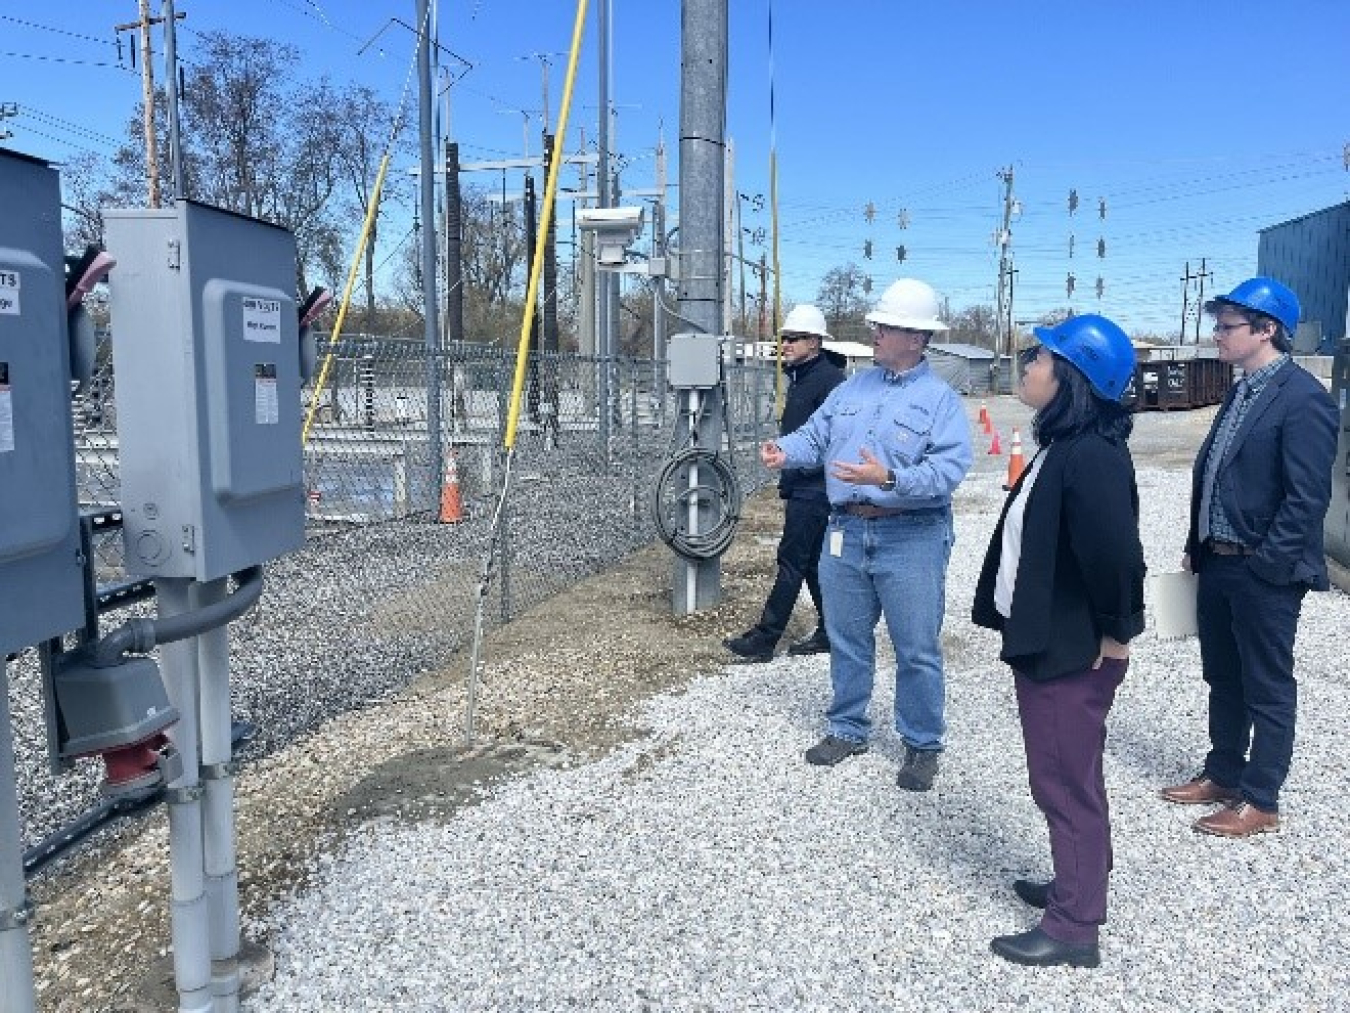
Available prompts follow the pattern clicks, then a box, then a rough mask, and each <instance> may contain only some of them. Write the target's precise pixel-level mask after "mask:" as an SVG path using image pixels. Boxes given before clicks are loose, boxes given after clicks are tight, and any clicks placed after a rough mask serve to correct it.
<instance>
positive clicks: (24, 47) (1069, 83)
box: [0, 0, 1350, 331]
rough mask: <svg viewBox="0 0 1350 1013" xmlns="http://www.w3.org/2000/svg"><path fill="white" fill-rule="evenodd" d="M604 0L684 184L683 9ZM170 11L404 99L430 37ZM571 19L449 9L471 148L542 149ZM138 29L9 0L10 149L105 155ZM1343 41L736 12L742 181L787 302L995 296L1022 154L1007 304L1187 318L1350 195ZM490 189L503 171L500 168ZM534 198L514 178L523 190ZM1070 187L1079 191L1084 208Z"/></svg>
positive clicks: (1272, 21) (504, 3)
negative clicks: (864, 292) (1003, 223)
mask: <svg viewBox="0 0 1350 1013" xmlns="http://www.w3.org/2000/svg"><path fill="white" fill-rule="evenodd" d="M598 2H600V0H593V2H592V4H591V11H590V15H589V19H588V27H587V35H586V40H585V42H586V48H585V52H584V54H583V58H582V64H581V69H580V75H579V78H578V84H577V92H576V96H575V98H574V104H573V110H572V120H571V126H570V129H569V132H568V138H567V146H568V148H569V149H576V148H579V147H580V145H581V133H580V130H581V128H583V127H584V129H585V133H586V138H587V140H588V141H590V142H591V143H593V142H594V137H595V133H596V118H597V109H596V101H597V100H596V77H597V74H596V67H597V53H596V33H595V26H596V10H597V8H596V4H597V3H598ZM611 2H612V11H613V15H612V34H613V42H614V57H613V71H612V73H611V99H612V101H613V102H614V103H615V106H616V112H615V120H614V128H613V130H614V146H615V148H616V149H617V150H618V152H619V153H620V155H621V156H622V158H623V160H624V164H625V169H624V179H625V184H626V185H627V186H630V187H635V188H636V187H649V186H651V185H652V183H653V181H654V180H653V173H654V169H655V159H654V150H655V148H656V144H657V139H658V137H659V136H661V135H662V133H664V138H665V143H666V147H667V151H668V152H669V153H670V173H671V180H672V181H675V180H677V178H678V166H677V164H676V155H677V153H678V124H679V84H680V17H681V12H680V5H679V4H678V3H676V2H674V0H611ZM158 6H159V5H158V0H156V2H154V3H153V4H152V7H153V8H154V9H155V10H156V11H157V10H158ZM178 6H179V8H180V10H183V11H186V12H187V19H186V21H184V22H183V31H182V32H181V33H180V43H179V45H180V50H181V55H182V57H183V59H184V61H185V62H187V63H188V64H189V65H190V62H191V58H192V50H193V46H194V43H195V42H196V40H197V36H198V35H199V34H200V33H202V32H205V31H208V30H212V29H226V30H229V31H231V32H234V33H237V34H244V35H249V34H252V35H267V36H270V37H273V38H277V39H281V40H285V41H288V42H291V43H293V44H294V45H296V46H297V47H298V48H299V50H300V52H301V54H302V57H301V64H300V66H298V67H297V68H296V74H297V76H298V77H300V78H311V77H313V78H317V77H318V76H320V75H323V74H328V75H329V76H331V77H332V78H333V79H334V80H336V81H339V82H347V81H351V82H358V83H363V84H368V85H370V86H371V87H373V88H375V89H376V90H377V91H378V92H379V93H380V94H382V95H383V96H384V97H386V98H387V99H388V100H389V101H390V102H393V103H397V102H398V101H400V99H401V97H402V96H403V95H404V93H405V86H406V83H407V82H408V80H409V65H410V62H411V60H412V58H413V50H414V39H413V36H412V33H411V32H410V31H408V30H407V29H406V28H404V27H402V26H400V25H398V24H396V23H393V22H391V20H390V19H391V18H399V19H401V20H402V21H405V22H408V23H412V22H413V21H414V20H415V15H416V3H415V0H361V2H357V0H267V2H258V0H179V4H178ZM771 6H772V14H773V72H772V81H773V88H774V94H775V108H776V123H774V124H773V130H772V131H771V124H770V119H769V88H770V80H771V75H770V59H769V28H768V14H769V11H770V7H771ZM574 14H575V5H574V4H573V3H572V2H571V0H535V2H526V0H511V2H508V0H442V3H441V4H440V9H439V39H440V42H441V44H442V45H443V46H444V47H446V48H447V49H448V50H450V51H452V52H453V53H454V54H456V55H458V56H459V57H462V58H463V59H464V60H466V61H467V62H468V64H469V66H468V67H467V68H466V67H465V66H464V65H456V66H455V68H454V69H455V71H456V75H457V77H456V79H455V80H454V83H453V84H452V85H450V86H449V91H448V102H446V103H443V106H442V111H443V113H444V110H445V108H446V107H447V106H448V110H449V115H448V122H449V126H450V130H451V132H452V134H453V136H454V138H455V139H456V140H458V141H459V142H460V145H461V148H462V151H463V157H464V158H465V159H466V160H482V159H492V158H499V157H503V156H509V155H516V154H519V153H521V150H522V148H523V146H524V145H525V144H526V143H528V144H529V148H530V151H531V153H537V152H538V133H539V129H540V120H539V109H540V107H541V106H542V73H541V66H542V63H543V61H544V60H547V62H548V64H549V71H550V72H549V105H550V108H551V115H552V116H553V117H554V118H556V116H557V112H558V106H559V103H560V100H561V94H562V86H563V69H564V67H565V64H566V50H567V47H568V43H569V41H570V36H571V27H572V22H573V17H574ZM135 17H136V3H135V2H134V0H115V2H108V0H45V2H44V3H42V4H37V3H20V2H19V0H0V103H16V104H17V105H18V107H19V115H18V116H17V117H15V118H12V119H9V120H7V121H5V123H4V124H3V128H7V129H8V130H9V131H11V133H12V134H13V136H12V137H11V138H9V139H8V140H7V141H5V142H3V143H5V144H6V145H7V146H9V147H13V148H16V149H18V150H21V151H25V152H28V153H31V154H35V155H38V156H41V157H45V158H49V159H52V160H55V161H61V160H63V159H66V158H70V157H72V156H73V155H76V154H78V153H80V152H82V151H85V150H93V151H97V152H100V153H104V154H107V153H110V152H111V151H112V149H113V147H114V146H115V143H116V140H117V139H118V138H120V137H122V136H123V135H124V124H125V122H126V120H127V118H128V117H129V116H130V115H131V114H132V112H133V110H134V106H135V103H136V101H137V99H138V98H139V95H140V80H139V77H138V75H136V74H135V73H133V72H132V71H131V70H130V64H129V60H128V47H129V46H130V45H131V44H132V39H131V36H130V34H129V33H126V34H124V35H123V42H122V51H121V59H120V63H119V53H118V50H117V48H116V47H115V46H114V45H113V39H114V33H113V30H112V27H113V25H114V24H117V23H123V22H129V21H132V20H134V19H135ZM381 29H383V31H382V30H381ZM372 39H373V40H374V41H373V42H372V41H371V40H372ZM157 41H158V36H157ZM1348 46H1350V3H1347V2H1345V0H1286V2H1284V3H1282V4H1279V5H1275V4H1271V3H1268V2H1266V3H1255V2H1249V0H1229V2H1222V3H1220V2H1209V3H1200V2H1176V0H1171V2H1163V0H1131V2H1126V0H1109V2H1108V0H1095V2H1094V0H1077V2H1068V0H1043V2H1035V0H1020V2H1019V0H964V2H962V0H945V2H943V0H922V2H904V0H836V2H834V3H831V4H820V3H817V2H812V0H772V4H770V0H731V50H730V52H731V68H730V75H731V76H730V81H731V83H730V105H729V113H728V134H729V136H730V138H731V140H732V142H733V143H734V146H735V155H736V157H735V166H736V167H735V179H734V185H735V189H736V190H737V191H739V192H740V193H743V194H746V195H747V197H753V196H754V195H759V194H762V195H765V196H766V197H767V194H768V189H769V187H768V152H769V148H770V140H771V137H776V142H777V143H776V147H777V153H778V167H779V170H778V171H779V201H780V203H779V217H780V230H781V260H782V269H783V283H784V298H785V300H786V301H787V302H789V303H790V302H792V301H797V300H810V299H812V298H814V296H815V294H816V291H817V289H818V286H819V282H820V279H821V276H822V275H823V274H824V273H825V272H826V271H827V270H829V269H830V268H831V267H835V266H838V265H842V264H845V263H848V262H853V263H856V264H858V265H859V266H860V267H861V268H863V269H864V270H865V271H866V272H868V273H869V274H870V275H871V276H872V277H873V278H874V280H875V284H876V291H878V292H879V291H880V289H881V288H882V287H884V286H885V285H886V284H887V283H888V282H889V281H890V280H892V279H893V278H895V277H897V276H900V275H901V274H910V275H914V276H917V277H922V278H924V279H926V280H928V281H930V282H932V283H933V284H934V285H935V286H936V287H937V288H938V289H939V290H940V291H941V292H942V293H944V294H945V295H947V296H949V297H950V299H951V301H952V304H953V306H954V307H957V308H959V307H962V306H965V305H968V304H971V303H980V302H984V303H991V304H992V303H993V301H994V291H995V285H996V279H997V262H998V256H997V251H996V249H995V247H994V245H993V242H992V238H991V237H992V233H993V232H994V230H995V228H996V227H997V225H998V222H999V218H1000V215H1001V206H1002V184H1001V183H1000V182H999V180H998V179H997V176H996V174H997V172H998V171H999V170H1000V169H1003V168H1005V167H1008V166H1011V167H1012V168H1013V170H1014V174H1015V186H1014V193H1015V195H1016V197H1017V198H1018V200H1019V201H1020V204H1021V208H1022V214H1021V215H1020V217H1019V218H1017V219H1016V220H1015V221H1014V223H1013V250H1014V255H1015V259H1016V264H1017V268H1018V272H1019V273H1018V275H1017V287H1016V299H1017V305H1016V313H1017V316H1018V318H1019V319H1030V318H1033V317H1035V316H1037V315H1039V314H1040V313H1043V312H1045V311H1047V310H1050V309H1053V308H1055V307H1059V306H1064V305H1073V306H1074V307H1075V308H1076V309H1077V310H1079V311H1080V312H1086V311H1098V312H1104V313H1107V314H1108V315H1110V316H1112V317H1114V318H1116V319H1117V320H1119V321H1120V322H1121V323H1122V324H1124V325H1125V326H1126V327H1127V328H1128V329H1130V330H1159V331H1166V330H1175V329H1176V328H1177V326H1178V324H1179V318H1180V311H1181V288H1182V286H1181V282H1180V278H1181V275H1182V273H1183V269H1184V266H1185V264H1186V262H1187V261H1189V262H1190V264H1191V267H1192V270H1198V267H1199V262H1200V259H1201V258H1202V257H1203V258H1206V262H1207V266H1208V268H1209V270H1211V271H1212V272H1213V277H1212V278H1211V279H1209V280H1208V282H1207V286H1208V289H1209V290H1210V291H1213V290H1214V289H1215V288H1216V287H1217V288H1219V289H1227V288H1229V287H1231V286H1232V285H1233V284H1235V283H1236V282H1237V281H1239V280H1241V279H1242V278H1243V277H1246V276H1247V275H1249V274H1251V273H1252V272H1253V271H1254V270H1255V266H1256V242H1257V230H1258V229H1259V228H1261V227H1263V226H1266V225H1270V224H1274V223H1277V222H1280V221H1284V220H1286V219H1288V218H1292V217H1296V216H1298V215H1301V214H1306V213H1308V212H1311V211H1315V210H1318V209H1320V208H1323V207H1326V206H1327V205H1330V204H1334V203H1336V202H1338V201H1342V200H1345V199H1347V197H1350V171H1347V170H1346V167H1345V161H1344V159H1345V157H1346V154H1345V153H1346V145H1347V144H1350V103H1348V102H1347V99H1348V98H1350V85H1348V84H1347V79H1346V76H1345V75H1346V71H1345V53H1346V51H1347V47H1348ZM363 47H364V48H363ZM451 62H453V61H451ZM189 74H190V68H189ZM449 79H450V77H449V76H447V78H446V80H449ZM408 101H410V102H412V103H414V104H415V101H416V90H415V86H414V88H413V90H412V91H411V92H409V93H408ZM527 114H528V115H529V116H530V119H529V120H528V121H527V120H526V115H527ZM527 122H528V136H525V135H524V133H525V132H524V130H523V127H524V126H525V125H526V123H527ZM413 125H414V126H415V118H414V120H413ZM475 181H478V182H482V183H484V184H487V183H491V184H492V185H493V186H500V185H501V179H500V177H499V176H498V177H495V178H491V179H490V178H488V177H487V176H486V175H480V176H478V177H476V178H475ZM519 186H520V181H519V178H518V176H517V177H516V178H514V179H508V180H507V187H508V188H509V189H511V190H517V189H519ZM1071 189H1073V190H1077V192H1078V195H1079V198H1080V205H1079V208H1078V210H1077V213H1076V214H1075V215H1073V216H1070V215H1069V213H1068V195H1069V191H1070V190H1071ZM1102 198H1104V199H1105V201H1106V208H1107V215H1106V218H1105V219H1104V220H1103V219H1101V218H1100V217H1099V213H1098V207H1099V200H1100V199H1102ZM869 203H870V204H871V205H872V206H873V208H874V209H875V215H874V218H873V220H872V221H871V222H870V223H869V222H868V221H867V219H866V216H865V214H864V208H865V207H866V206H867V205H868V204H869ZM902 210H903V211H904V212H906V213H907V215H908V227H907V228H905V229H901V228H900V227H899V216H900V213H901V211H902ZM566 213H567V212H566V211H564V214H566ZM742 224H743V225H744V226H746V227H747V228H751V229H752V230H755V229H759V228H763V229H764V230H765V231H766V232H767V231H768V229H769V226H770V216H769V211H768V208H767V206H765V208H764V209H763V210H761V211H758V212H756V211H755V210H754V209H753V205H752V204H751V202H750V201H748V200H747V201H746V202H745V203H744V205H743V218H742ZM395 231H396V230H387V231H386V234H387V235H389V234H393V233H394V232H395ZM1070 235H1072V236H1073V237H1074V253H1073V256H1072V257H1070V255H1069V237H1070ZM394 239H397V235H394ZM1099 239H1100V240H1104V241H1105V251H1106V256H1105V257H1103V258H1099V257H1098V256H1097V244H1098V240H1099ZM868 240H870V241H871V243H872V250H873V257H872V259H871V260H868V259H866V258H865V257H864V244H865V242H867V241H868ZM901 244H903V245H904V246H905V248H906V262H905V263H904V264H903V265H901V264H899V263H897V261H896V255H895V248H896V246H898V245H901ZM746 252H747V255H756V256H757V254H758V247H756V246H754V244H753V243H751V244H750V246H749V247H748V248H747V251H746ZM1070 272H1072V273H1073V274H1074V275H1075V276H1076V280H1077V285H1076V291H1075V294H1074V296H1073V298H1072V299H1070V298H1069V297H1068V296H1067V295H1066V284H1065V282H1066V276H1067V275H1068V274H1069V273H1070ZM1098 276H1100V277H1101V278H1102V280H1103V283H1104V288H1105V291H1104V297H1103V298H1102V299H1101V300H1098V299H1097V298H1096V296H1095V293H1094V288H1095V282H1096V279H1097V277H1098ZM751 285H752V287H753V285H754V283H753V281H752V282H751Z"/></svg>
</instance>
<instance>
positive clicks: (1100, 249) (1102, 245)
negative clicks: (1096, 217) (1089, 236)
mask: <svg viewBox="0 0 1350 1013" xmlns="http://www.w3.org/2000/svg"><path fill="white" fill-rule="evenodd" d="M1097 256H1099V257H1105V256H1106V240H1105V239H1098V240H1097Z"/></svg>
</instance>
